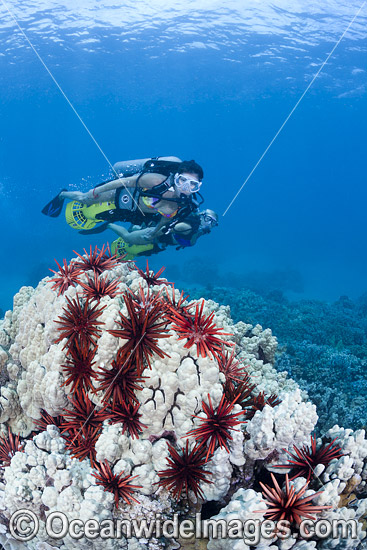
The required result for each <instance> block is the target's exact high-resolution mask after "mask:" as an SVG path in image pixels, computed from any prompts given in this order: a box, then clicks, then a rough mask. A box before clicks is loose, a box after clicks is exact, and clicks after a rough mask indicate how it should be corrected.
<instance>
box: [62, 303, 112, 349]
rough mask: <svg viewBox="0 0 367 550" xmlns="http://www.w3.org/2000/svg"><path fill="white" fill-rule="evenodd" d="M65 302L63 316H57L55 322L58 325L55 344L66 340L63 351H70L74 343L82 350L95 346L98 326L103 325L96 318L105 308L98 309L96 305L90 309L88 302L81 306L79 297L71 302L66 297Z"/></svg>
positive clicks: (98, 330) (98, 331)
mask: <svg viewBox="0 0 367 550" xmlns="http://www.w3.org/2000/svg"><path fill="white" fill-rule="evenodd" d="M66 300H67V302H68V305H67V306H66V307H64V308H63V311H64V315H61V316H59V320H58V321H55V323H57V324H59V325H60V326H59V327H58V330H59V331H60V336H59V337H58V338H57V339H56V340H55V344H57V343H58V342H61V340H63V339H64V338H66V339H67V342H66V344H65V346H64V348H63V349H65V348H66V347H69V349H70V348H71V347H72V346H74V345H75V342H79V344H80V346H82V347H83V348H86V347H89V346H90V345H91V344H92V345H95V343H96V340H97V338H98V337H99V333H100V329H99V328H98V326H99V325H103V323H102V322H101V321H98V317H99V316H100V314H101V313H102V311H103V310H104V309H105V307H106V306H105V305H104V306H102V307H100V308H98V304H95V305H94V306H93V307H90V305H89V300H86V301H85V302H84V304H83V303H81V301H80V298H79V296H77V297H76V298H75V299H73V300H70V299H69V298H68V296H66Z"/></svg>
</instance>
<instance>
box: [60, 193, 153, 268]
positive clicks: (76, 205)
mask: <svg viewBox="0 0 367 550" xmlns="http://www.w3.org/2000/svg"><path fill="white" fill-rule="evenodd" d="M113 210H116V206H115V203H114V202H100V203H96V204H91V205H90V206H86V205H85V204H83V203H82V202H79V201H71V202H69V203H68V204H67V205H66V209H65V219H66V223H67V224H68V225H69V226H70V227H72V228H73V229H77V230H78V231H81V230H84V231H85V230H87V231H88V230H89V229H93V228H94V227H96V225H97V224H100V223H105V221H104V220H101V219H98V218H97V217H96V216H97V214H102V213H103V212H106V211H108V212H109V213H111V211H113ZM153 248H154V244H140V245H138V244H129V243H127V242H126V241H124V240H123V239H122V238H121V237H119V238H118V239H116V240H115V241H113V243H112V244H111V253H112V254H116V256H117V257H118V258H120V257H121V256H124V257H125V258H124V259H126V260H133V259H134V258H135V257H136V256H140V255H144V252H150V251H151V250H153Z"/></svg>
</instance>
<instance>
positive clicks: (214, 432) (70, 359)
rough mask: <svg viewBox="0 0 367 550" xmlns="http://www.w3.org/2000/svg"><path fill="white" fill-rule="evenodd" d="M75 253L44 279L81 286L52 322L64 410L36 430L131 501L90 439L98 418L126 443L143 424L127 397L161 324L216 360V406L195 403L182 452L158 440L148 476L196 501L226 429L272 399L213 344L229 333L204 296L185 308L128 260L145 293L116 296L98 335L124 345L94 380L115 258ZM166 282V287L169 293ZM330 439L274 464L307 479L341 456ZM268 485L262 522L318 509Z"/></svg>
mask: <svg viewBox="0 0 367 550" xmlns="http://www.w3.org/2000/svg"><path fill="white" fill-rule="evenodd" d="M84 252H85V255H84V256H81V255H80V254H77V255H78V258H79V259H78V260H75V261H74V262H72V263H70V264H69V265H68V264H67V263H66V261H65V260H64V262H63V267H62V266H60V265H59V264H57V265H58V267H59V271H58V272H55V271H54V273H55V277H54V278H53V279H52V280H51V282H52V283H53V285H52V288H53V290H55V291H57V292H58V294H59V295H60V294H63V293H64V292H65V290H66V289H67V288H68V287H69V286H70V285H72V286H76V285H80V287H81V288H82V292H81V293H77V295H76V298H74V299H73V300H70V299H69V298H68V297H66V301H67V305H66V306H65V307H64V309H63V314H62V315H61V316H60V317H59V318H58V319H57V320H56V321H55V322H56V323H57V324H58V330H59V336H58V338H57V339H56V341H55V343H58V342H61V341H63V340H65V342H66V343H65V345H64V349H65V350H66V357H67V358H66V361H65V364H64V365H62V371H63V374H64V377H65V381H64V384H63V385H65V386H68V388H69V390H70V395H69V398H68V399H69V402H70V408H68V409H65V410H64V412H63V414H62V415H61V416H58V417H52V416H50V415H49V414H48V413H47V412H45V411H42V417H41V419H40V420H39V421H38V422H37V425H38V428H39V429H40V430H44V429H46V427H47V425H50V424H55V425H57V426H58V427H59V428H60V432H61V435H62V437H63V438H64V439H65V441H66V448H67V449H68V450H69V452H70V453H71V456H73V457H74V458H77V459H79V460H84V459H85V458H89V460H90V463H91V466H92V467H93V468H95V470H96V471H95V473H94V474H93V475H94V476H95V478H96V479H97V484H99V485H101V486H103V487H104V489H105V490H107V491H110V492H112V493H113V494H114V497H115V504H116V507H118V505H119V501H120V500H121V499H122V500H123V501H125V502H126V503H130V502H131V501H132V500H134V501H136V498H135V497H134V496H133V493H134V492H135V490H136V489H139V488H140V486H139V485H134V484H132V481H133V479H134V477H131V476H124V475H123V472H121V473H120V474H114V473H113V471H112V467H111V465H110V464H109V463H108V462H107V461H105V462H104V463H98V462H97V460H96V451H95V443H96V441H97V439H98V437H99V436H100V434H101V431H102V423H103V421H108V422H110V423H112V424H116V423H119V424H121V425H122V429H123V433H125V432H126V433H128V434H129V435H130V436H131V437H132V438H134V437H135V438H138V437H139V436H140V434H141V433H142V431H143V429H144V428H145V427H146V426H144V425H143V424H142V422H141V421H140V416H141V415H140V413H139V401H138V399H137V397H136V392H137V391H138V390H140V389H142V385H141V384H142V383H143V382H144V377H143V371H144V369H145V368H151V359H152V358H153V356H154V355H158V356H159V357H161V358H164V357H166V356H167V355H166V353H165V352H164V351H162V349H161V348H160V344H159V340H160V339H162V338H167V337H168V336H169V334H167V328H168V327H170V328H171V329H172V330H174V331H175V332H176V334H177V335H178V338H179V339H180V340H186V343H185V345H184V347H186V348H187V349H190V352H191V353H193V350H192V348H193V347H196V354H197V355H198V356H202V357H210V358H211V359H212V360H215V361H217V362H218V366H219V369H220V371H221V372H222V373H223V374H224V378H225V382H224V385H223V396H222V399H221V401H220V403H219V405H218V406H217V407H216V408H214V407H213V404H212V400H211V397H210V395H209V394H208V399H207V402H204V401H203V402H202V406H201V408H202V411H203V416H195V417H196V418H198V419H199V420H200V424H199V425H198V426H197V427H196V428H194V429H192V430H191V431H190V432H189V433H188V434H187V436H186V437H192V438H193V439H194V445H190V444H189V441H188V440H186V444H185V446H184V447H182V448H179V447H178V446H177V445H174V444H172V441H171V442H168V441H167V445H168V450H169V457H168V458H167V468H166V469H165V470H162V471H160V472H158V476H159V482H158V485H160V486H162V487H165V488H166V489H168V490H169V491H170V492H171V493H172V494H173V496H174V497H176V498H177V499H180V498H181V497H183V498H185V499H188V498H189V491H192V492H193V493H194V494H195V496H196V497H198V498H204V495H203V492H202V489H201V488H200V484H201V483H203V482H205V483H211V480H210V476H211V473H210V464H209V465H208V462H210V460H211V457H212V456H213V454H214V452H215V451H216V449H217V448H218V447H221V448H223V449H226V451H228V452H229V443H230V441H231V440H232V434H231V433H232V431H233V430H236V427H237V426H239V425H240V424H241V423H244V422H246V420H248V419H251V418H252V417H253V416H254V415H255V413H256V411H258V410H262V409H263V408H264V406H265V404H268V405H270V406H272V407H274V406H276V405H277V404H279V403H280V400H279V399H278V397H277V396H276V395H271V396H269V397H265V395H264V394H263V393H259V394H258V395H257V396H254V395H253V390H254V389H255V385H254V384H252V383H251V380H250V376H249V374H248V373H247V372H246V368H245V367H244V366H243V365H242V364H241V363H240V361H238V359H237V358H236V355H235V352H234V350H233V344H232V343H230V342H228V341H225V340H223V338H222V337H223V336H230V335H228V334H226V333H224V332H223V331H222V330H221V329H220V328H218V327H216V325H215V323H214V320H213V319H214V313H211V314H209V315H205V314H204V313H203V308H204V300H203V301H202V302H201V303H187V301H186V300H187V296H186V297H185V296H184V295H183V293H181V295H180V297H179V299H178V300H177V299H176V297H175V290H174V286H173V285H172V284H171V283H168V282H167V281H165V280H164V279H161V278H160V275H161V273H162V271H163V269H161V270H160V271H159V272H158V273H156V274H154V273H153V272H152V271H150V270H149V266H148V262H147V267H146V270H145V271H142V270H140V269H138V268H136V267H135V265H134V264H132V263H131V262H129V266H130V268H131V269H137V270H138V272H139V275H140V276H141V277H142V278H144V279H145V281H146V283H147V286H148V289H147V290H146V291H144V290H143V289H142V287H140V288H139V292H137V293H136V294H134V293H133V292H131V291H130V290H128V291H127V292H125V293H124V294H123V296H122V299H123V301H124V303H125V305H126V308H127V312H128V316H125V315H123V314H122V313H121V312H120V313H119V320H118V322H117V324H118V328H117V329H115V330H109V331H108V332H109V333H110V334H112V335H113V336H115V337H116V338H122V339H124V340H125V343H124V344H123V345H122V346H121V347H120V348H119V350H118V352H117V354H116V357H115V359H114V360H113V361H112V364H111V365H110V368H101V369H100V371H99V373H98V374H96V372H95V370H94V368H93V367H94V365H95V356H96V352H97V347H98V339H99V337H100V334H101V325H102V324H103V323H102V322H101V321H100V320H99V317H100V315H101V312H102V311H103V309H104V308H105V307H106V306H101V305H100V304H99V301H100V298H101V297H102V296H106V295H108V296H110V297H112V298H114V297H116V296H117V295H118V294H121V292H120V291H119V286H118V285H119V280H118V279H116V280H112V279H110V278H109V276H108V275H103V273H104V272H105V271H108V270H111V269H112V268H114V267H116V265H117V264H118V262H119V261H123V259H121V258H120V259H117V258H116V256H113V255H111V254H110V251H109V248H108V247H107V248H105V247H102V249H100V250H99V249H98V248H97V247H95V249H94V250H92V247H91V248H90V251H89V253H88V252H86V251H84ZM56 263H57V262H56ZM51 271H52V270H51ZM85 271H87V272H88V275H87V282H81V281H80V280H79V278H80V276H81V274H82V273H83V272H85ZM157 285H162V289H161V290H160V291H158V292H156V291H155V293H151V289H150V287H151V286H157ZM170 285H172V288H170V289H169V288H168V287H170ZM90 394H99V395H100V397H101V402H102V406H101V407H98V410H97V407H96V406H95V405H94V403H93V402H92V401H91V399H90V397H89V395H90ZM235 404H239V405H240V407H241V411H239V412H233V408H234V405H235ZM333 443H334V442H332V443H331V444H329V445H328V446H325V445H322V446H321V448H320V449H318V450H317V449H316V440H315V439H312V440H311V447H310V448H308V447H304V448H302V449H298V448H296V447H295V448H294V450H295V454H291V453H290V456H291V459H292V460H290V461H289V463H287V464H286V465H280V467H283V468H286V467H288V468H294V470H295V472H296V476H297V474H298V473H301V474H302V475H304V474H305V473H307V474H308V481H309V480H310V478H311V474H312V470H313V467H314V466H315V465H316V464H317V463H320V462H321V463H322V464H328V463H329V462H330V461H331V460H332V459H333V458H337V457H338V456H341V452H340V449H339V447H336V446H333ZM16 451H22V444H21V443H20V441H19V437H16V438H14V437H13V436H12V434H11V433H10V431H9V435H8V438H5V437H3V438H2V439H1V440H0V461H2V465H3V466H7V465H9V464H10V460H11V456H13V455H14V453H15V452H16ZM296 476H295V477H296ZM135 477H137V476H135ZM273 484H274V487H270V486H268V485H262V487H263V494H264V497H265V500H266V502H267V505H268V511H267V512H266V514H265V515H267V516H268V517H271V518H272V519H282V518H289V519H290V520H291V521H293V522H294V523H299V521H300V518H302V517H310V516H309V514H310V512H312V513H318V512H320V511H321V510H322V509H323V508H324V507H320V506H319V507H317V506H312V503H311V502H310V500H311V499H310V498H307V499H305V498H304V497H303V493H304V491H305V490H306V488H307V486H308V483H307V484H306V485H305V486H304V488H303V489H302V490H301V491H298V492H297V493H296V492H295V491H294V490H293V489H292V488H290V487H289V483H288V477H286V484H285V489H284V491H283V490H282V489H281V488H280V487H279V485H278V482H277V480H276V478H275V477H274V476H273Z"/></svg>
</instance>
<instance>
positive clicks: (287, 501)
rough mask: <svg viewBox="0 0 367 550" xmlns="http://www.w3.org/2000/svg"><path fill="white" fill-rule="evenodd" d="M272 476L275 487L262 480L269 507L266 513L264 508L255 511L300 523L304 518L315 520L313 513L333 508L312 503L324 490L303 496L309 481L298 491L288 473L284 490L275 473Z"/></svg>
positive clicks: (270, 517)
mask: <svg viewBox="0 0 367 550" xmlns="http://www.w3.org/2000/svg"><path fill="white" fill-rule="evenodd" d="M271 478H272V480H273V484H274V487H271V486H269V485H265V484H264V483H261V482H260V485H261V487H262V489H263V497H264V499H265V503H266V504H267V505H268V509H267V510H266V511H265V513H264V510H255V512H261V513H263V514H264V516H265V517H266V518H268V519H270V520H272V521H275V522H277V521H280V520H286V521H289V523H291V524H296V525H299V524H300V523H301V521H302V520H303V519H306V518H307V519H312V520H315V519H316V518H315V516H314V515H313V514H319V513H320V512H322V510H328V509H329V508H332V506H315V505H314V504H312V500H313V499H314V498H315V496H316V495H319V494H320V493H322V491H319V492H318V493H314V494H313V495H310V496H308V497H304V496H303V495H304V493H305V492H306V489H307V487H308V482H307V483H306V484H305V485H303V487H301V489H299V491H296V490H295V488H294V486H292V487H290V485H289V479H288V475H286V476H285V490H282V489H281V488H280V487H279V484H278V482H277V480H276V478H275V476H274V474H271Z"/></svg>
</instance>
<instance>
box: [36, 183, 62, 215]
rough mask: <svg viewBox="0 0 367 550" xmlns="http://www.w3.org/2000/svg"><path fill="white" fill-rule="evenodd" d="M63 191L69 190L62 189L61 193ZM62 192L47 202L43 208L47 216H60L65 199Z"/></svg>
mask: <svg viewBox="0 0 367 550" xmlns="http://www.w3.org/2000/svg"><path fill="white" fill-rule="evenodd" d="M63 191H67V189H61V191H60V193H62V192H63ZM60 193H59V194H58V195H56V197H55V198H53V199H52V201H50V202H49V203H47V204H46V206H45V207H44V208H42V210H41V212H42V214H44V215H45V216H50V218H57V217H58V216H60V214H61V211H62V207H63V206H64V200H65V199H62V198H61V197H60Z"/></svg>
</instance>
